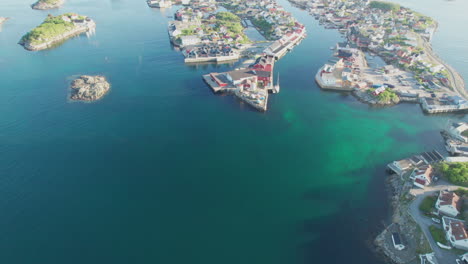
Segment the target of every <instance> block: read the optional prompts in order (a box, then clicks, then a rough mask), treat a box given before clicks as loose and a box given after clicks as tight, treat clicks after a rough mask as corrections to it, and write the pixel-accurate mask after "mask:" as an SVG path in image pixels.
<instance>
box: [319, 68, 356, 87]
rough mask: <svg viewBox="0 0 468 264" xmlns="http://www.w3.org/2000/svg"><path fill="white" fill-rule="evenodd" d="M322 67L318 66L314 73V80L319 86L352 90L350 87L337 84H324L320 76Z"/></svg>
mask: <svg viewBox="0 0 468 264" xmlns="http://www.w3.org/2000/svg"><path fill="white" fill-rule="evenodd" d="M322 69H323V67H322V68H320V69H319V70H318V71H317V74H315V81H316V82H317V84H318V85H319V87H320V88H322V89H326V90H335V91H345V92H351V91H353V89H352V88H346V87H342V86H337V85H328V84H324V83H323V81H322V77H320V72H322Z"/></svg>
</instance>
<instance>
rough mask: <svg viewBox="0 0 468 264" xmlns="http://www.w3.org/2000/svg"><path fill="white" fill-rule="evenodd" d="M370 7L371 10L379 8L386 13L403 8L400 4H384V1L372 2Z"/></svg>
mask: <svg viewBox="0 0 468 264" xmlns="http://www.w3.org/2000/svg"><path fill="white" fill-rule="evenodd" d="M369 6H370V7H371V8H377V9H381V10H384V11H398V10H400V8H401V7H400V5H398V4H394V3H389V2H383V1H372V2H370V4H369Z"/></svg>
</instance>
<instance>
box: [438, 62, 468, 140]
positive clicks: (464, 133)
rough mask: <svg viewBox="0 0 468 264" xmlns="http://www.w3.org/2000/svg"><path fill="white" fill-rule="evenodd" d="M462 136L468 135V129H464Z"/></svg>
mask: <svg viewBox="0 0 468 264" xmlns="http://www.w3.org/2000/svg"><path fill="white" fill-rule="evenodd" d="M444 71H446V72H447V70H444ZM447 73H448V72H447ZM444 75H445V74H444ZM462 136H464V137H468V130H465V131H463V132H462Z"/></svg>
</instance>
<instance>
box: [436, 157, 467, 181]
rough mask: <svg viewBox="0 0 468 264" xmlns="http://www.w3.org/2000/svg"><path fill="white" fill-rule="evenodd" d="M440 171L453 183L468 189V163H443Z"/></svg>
mask: <svg viewBox="0 0 468 264" xmlns="http://www.w3.org/2000/svg"><path fill="white" fill-rule="evenodd" d="M438 169H439V170H440V172H441V173H442V174H443V176H444V177H445V178H447V180H448V181H450V182H451V183H453V184H456V185H461V186H465V187H468V162H452V163H447V162H443V163H441V164H440V165H439V166H438Z"/></svg>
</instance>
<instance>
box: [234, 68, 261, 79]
mask: <svg viewBox="0 0 468 264" xmlns="http://www.w3.org/2000/svg"><path fill="white" fill-rule="evenodd" d="M228 74H229V75H230V76H231V78H232V79H233V80H240V79H244V78H249V77H253V76H256V72H255V71H254V70H252V69H242V70H235V71H230V72H228Z"/></svg>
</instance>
